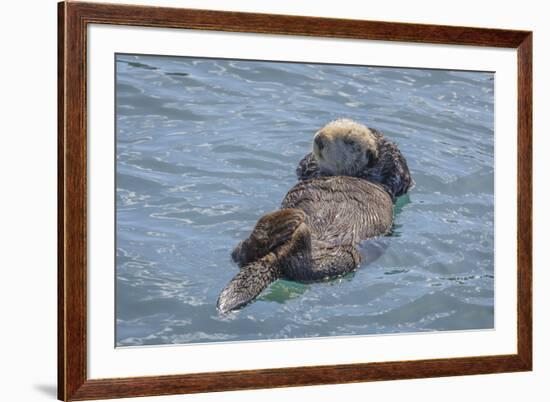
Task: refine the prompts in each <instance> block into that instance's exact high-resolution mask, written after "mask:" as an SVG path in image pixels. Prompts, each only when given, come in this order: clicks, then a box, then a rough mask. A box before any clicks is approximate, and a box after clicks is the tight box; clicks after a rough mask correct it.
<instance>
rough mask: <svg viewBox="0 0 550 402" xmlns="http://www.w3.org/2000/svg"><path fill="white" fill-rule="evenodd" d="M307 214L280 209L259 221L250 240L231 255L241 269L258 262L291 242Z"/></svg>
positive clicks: (297, 210) (242, 243) (241, 244)
mask: <svg viewBox="0 0 550 402" xmlns="http://www.w3.org/2000/svg"><path fill="white" fill-rule="evenodd" d="M304 220H305V214H304V212H303V211H301V210H299V209H289V208H287V209H280V210H278V211H275V212H271V213H268V214H265V215H264V216H262V217H261V218H260V220H258V223H256V226H255V227H254V230H253V231H252V233H251V234H250V236H249V237H248V239H246V240H243V241H241V242H240V243H239V244H238V245H237V247H235V249H234V250H233V252H232V253H231V257H232V258H233V261H235V262H236V263H237V264H238V265H239V266H240V267H243V266H245V265H247V264H250V263H251V262H253V261H256V260H258V259H260V258H262V257H264V256H265V255H267V254H268V253H269V252H271V251H273V250H275V249H276V248H277V247H279V246H281V245H282V244H284V243H285V242H287V241H288V240H290V239H291V238H292V236H293V234H294V232H295V231H296V229H297V228H298V226H300V224H301V223H302V222H304Z"/></svg>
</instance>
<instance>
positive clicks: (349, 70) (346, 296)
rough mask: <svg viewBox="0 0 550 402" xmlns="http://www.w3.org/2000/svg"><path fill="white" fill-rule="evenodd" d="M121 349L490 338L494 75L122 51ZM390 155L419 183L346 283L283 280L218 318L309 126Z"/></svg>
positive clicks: (305, 144) (305, 146)
mask: <svg viewBox="0 0 550 402" xmlns="http://www.w3.org/2000/svg"><path fill="white" fill-rule="evenodd" d="M116 61H117V63H116V65H117V98H116V100H117V110H116V111H117V147H116V149H117V156H116V158H117V175H116V179H117V183H116V185H117V191H116V194H117V246H116V255H117V259H116V261H117V286H116V291H117V293H116V314H117V324H116V325H117V328H116V329H117V331H116V333H117V336H116V338H117V345H118V346H128V345H151V344H168V343H190V342H211V341H241V340H257V339H281V338H294V337H317V336H343V335H345V336H349V335H363V334H384V333H395V332H418V331H434V330H438V331H442V330H465V329H482V328H493V317H494V308H493V307H494V291H493V285H494V276H493V244H494V243H493V218H494V214H493V212H494V208H493V188H494V185H493V176H494V170H493V149H494V147H493V138H494V137H493V128H494V126H493V113H494V111H493V105H494V93H493V88H494V83H493V74H491V73H480V72H458V71H443V70H421V69H398V68H375V67H361V66H335V65H315V64H293V63H272V62H245V61H231V60H214V59H211V60H209V59H191V58H179V57H156V56H133V55H118V56H117V60H116ZM338 117H348V118H352V119H355V120H358V121H360V122H363V123H365V124H367V125H369V126H372V127H374V128H377V129H379V130H381V131H382V132H384V133H385V135H386V136H387V137H389V138H390V139H392V140H394V141H395V142H397V143H398V145H399V147H400V149H401V150H402V152H403V154H404V155H405V157H406V158H407V161H408V164H409V167H410V169H411V172H412V175H413V177H414V179H415V180H416V183H417V185H416V188H414V189H413V190H412V191H411V192H410V193H409V194H408V195H406V196H405V197H402V198H400V199H399V200H398V202H397V205H396V207H395V228H394V231H393V234H392V236H389V237H383V238H378V239H374V240H369V241H366V242H365V244H364V245H363V246H362V252H363V255H364V257H365V258H364V260H365V261H364V262H363V264H362V266H361V267H360V269H359V270H358V271H357V272H355V273H354V274H352V275H349V276H347V277H344V278H342V279H339V280H335V281H332V282H326V283H316V284H308V285H304V284H299V283H293V282H286V281H278V282H276V283H275V284H273V285H272V286H271V287H270V288H269V289H268V290H267V291H265V292H264V293H263V294H262V296H261V297H260V298H259V299H258V300H257V301H256V302H254V303H252V304H251V305H249V306H247V307H246V308H245V309H243V310H241V311H240V312H237V313H234V314H230V315H228V316H226V317H223V316H220V315H219V314H218V313H217V311H216V307H215V306H216V299H217V296H218V294H219V292H220V291H221V290H222V289H223V287H224V286H225V285H226V284H227V282H228V281H229V280H230V279H231V278H232V277H233V275H235V274H236V273H237V270H238V268H237V267H236V265H235V264H233V263H232V262H231V259H230V252H231V250H232V248H233V247H234V246H235V245H236V244H237V243H238V241H239V240H241V239H243V238H245V237H246V236H247V235H248V234H249V232H250V230H251V229H252V227H253V226H254V224H255V223H256V221H257V219H258V218H259V217H260V216H261V215H262V214H264V213H266V212H269V211H273V210H275V209H277V208H278V207H279V204H280V202H281V200H282V199H283V197H284V195H285V194H286V192H287V190H288V189H289V188H290V187H291V186H292V185H293V184H294V183H295V182H296V179H295V176H294V169H295V167H296V165H297V163H298V161H299V160H300V158H301V157H302V156H303V155H305V154H306V153H307V152H309V150H310V147H311V140H312V136H313V134H314V132H315V131H316V130H317V129H318V128H320V127H322V126H323V125H324V124H326V123H327V122H329V121H330V120H332V119H336V118H338Z"/></svg>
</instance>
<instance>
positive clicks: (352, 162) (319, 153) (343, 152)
mask: <svg viewBox="0 0 550 402" xmlns="http://www.w3.org/2000/svg"><path fill="white" fill-rule="evenodd" d="M313 154H314V155H315V159H316V160H317V162H318V164H319V168H320V169H321V171H322V172H324V173H325V174H329V175H332V176H355V175H357V174H358V173H359V172H361V171H363V170H364V169H365V168H367V167H368V166H371V165H372V164H374V162H375V161H376V159H377V158H378V148H377V144H376V137H375V136H374V134H373V133H372V131H370V130H369V128H368V127H366V126H364V125H362V124H359V123H357V122H355V121H353V120H349V119H338V120H335V121H332V122H330V123H328V124H327V125H326V126H325V127H323V128H322V129H320V130H319V131H317V133H316V134H315V136H314V137H313Z"/></svg>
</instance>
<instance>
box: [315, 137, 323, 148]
mask: <svg viewBox="0 0 550 402" xmlns="http://www.w3.org/2000/svg"><path fill="white" fill-rule="evenodd" d="M314 141H315V145H317V148H318V149H319V151H322V150H323V148H324V147H325V144H324V142H323V139H322V138H321V137H320V136H316V137H315V140H314Z"/></svg>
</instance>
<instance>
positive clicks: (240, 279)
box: [218, 253, 280, 313]
mask: <svg viewBox="0 0 550 402" xmlns="http://www.w3.org/2000/svg"><path fill="white" fill-rule="evenodd" d="M279 277H280V273H279V269H278V268H277V267H276V263H275V258H274V255H273V254H272V253H269V254H268V255H266V256H265V257H263V258H261V259H259V260H257V261H254V262H252V263H250V264H248V265H245V266H244V267H242V268H241V270H240V271H239V273H238V274H237V275H235V276H234V277H233V279H231V281H230V282H229V283H228V284H227V286H226V287H225V289H224V290H222V292H221V293H220V296H219V297H218V310H219V311H220V312H222V313H227V312H228V311H231V310H235V309H237V308H239V307H242V306H244V305H245V304H248V303H250V302H251V301H252V300H254V299H255V298H256V297H257V296H258V295H259V294H260V293H261V292H262V291H263V290H264V289H265V288H266V287H268V286H269V284H271V283H272V282H274V281H276V280H277V279H278V278H279Z"/></svg>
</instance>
